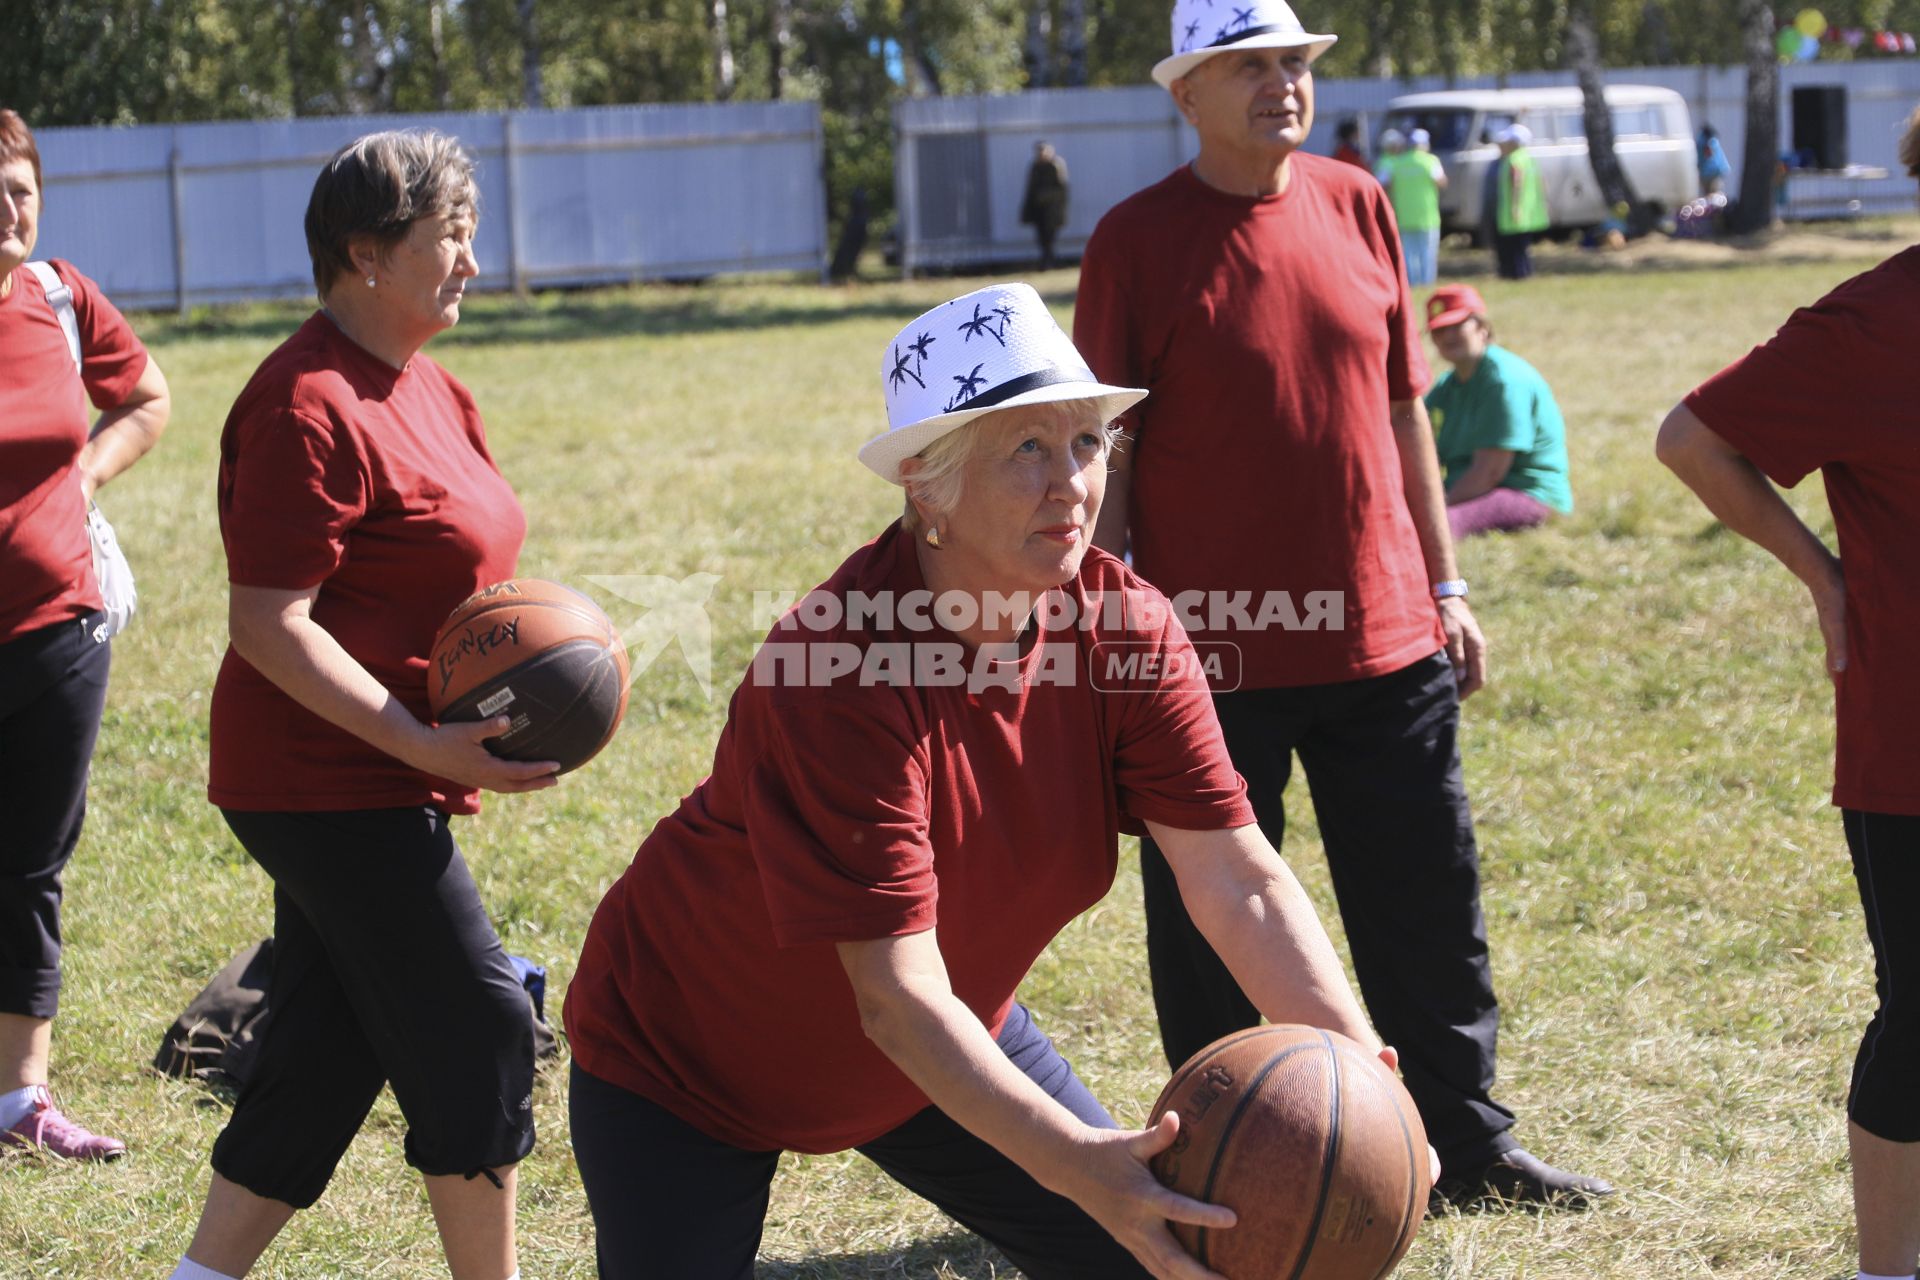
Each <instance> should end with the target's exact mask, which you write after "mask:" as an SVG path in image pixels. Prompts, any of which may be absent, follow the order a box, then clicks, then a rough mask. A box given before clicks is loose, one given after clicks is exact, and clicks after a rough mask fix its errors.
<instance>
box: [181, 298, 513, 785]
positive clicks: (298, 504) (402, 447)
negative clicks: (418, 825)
mask: <svg viewBox="0 0 1920 1280" xmlns="http://www.w3.org/2000/svg"><path fill="white" fill-rule="evenodd" d="M219 503H220V536H221V539H222V541H223V542H224V543H225V544H226V550H227V577H228V580H229V581H231V582H232V583H233V584H234V585H235V586H242V587H268V588H276V589H282V590H304V589H306V588H309V587H318V588H319V589H320V591H319V595H318V596H317V597H316V598H315V600H314V603H313V613H312V617H313V620H314V622H316V623H317V624H319V625H320V626H321V627H323V628H325V629H326V631H327V632H328V633H329V634H331V635H332V636H333V638H334V639H335V640H337V641H339V643H340V645H341V647H342V648H344V649H345V650H346V651H347V652H348V653H349V654H350V655H352V656H353V658H354V659H355V660H356V661H358V662H359V663H360V665H361V666H363V667H365V668H366V669H367V670H368V671H369V672H370V673H371V674H372V675H373V677H374V678H375V679H376V680H378V681H379V682H380V683H381V684H383V685H385V686H386V687H387V688H388V689H390V690H392V691H393V693H394V695H395V696H397V697H398V698H399V699H400V701H401V702H402V703H403V704H404V705H405V706H406V708H407V710H409V711H411V712H412V713H413V714H414V715H415V716H418V717H419V718H420V719H422V720H429V719H430V717H431V713H430V711H429V709H428V706H427V677H426V672H427V655H428V651H429V650H430V649H431V648H432V646H433V638H434V636H435V635H436V634H437V633H438V632H439V630H440V624H441V623H443V622H445V621H446V618H447V614H448V613H450V612H452V610H453V607H454V606H455V605H457V604H459V603H460V602H461V601H462V600H464V599H466V598H467V597H468V596H469V595H472V594H473V593H474V592H475V591H477V590H479V589H480V588H481V587H483V586H486V585H488V584H490V583H494V582H499V581H501V580H503V579H506V578H511V577H512V576H513V574H514V566H515V564H516V562H517V561H518V560H519V556H520V545H521V543H522V542H523V541H524V540H525V538H526V531H527V524H526V517H525V515H524V514H523V513H522V512H521V510H520V502H519V500H518V499H517V498H516V497H515V496H514V493H513V489H512V487H511V486H509V485H508V484H507V482H506V480H505V479H504V478H503V477H502V476H501V474H500V471H499V469H498V468H497V467H496V466H494V462H493V456H492V454H490V453H489V452H488V451H487V435H486V429H485V427H484V426H482V424H481V421H480V411H479V409H478V408H477V407H476V406H475V404H474V402H473V396H472V395H471V394H469V393H468V391H467V389H466V388H465V387H463V386H461V385H460V384H459V383H458V382H456V381H455V380H454V378H453V377H452V375H450V374H449V373H447V371H446V370H444V369H442V368H441V367H440V366H439V365H437V364H435V363H434V362H433V361H432V360H429V359H428V358H427V357H425V356H422V355H416V356H414V358H413V359H412V360H410V361H409V362H408V363H407V366H406V368H405V369H394V368H393V367H392V366H390V365H388V364H386V363H384V362H382V361H381V360H379V359H377V358H376V357H374V356H373V355H371V354H370V353H368V352H367V351H365V350H363V349H362V348H360V347H358V346H356V345H355V344H354V343H353V342H352V341H351V340H350V339H349V338H348V337H347V336H346V335H345V334H343V333H342V332H341V331H340V330H339V329H338V328H337V327H336V326H335V325H334V323H333V321H331V320H330V319H328V318H327V316H326V315H325V314H324V313H316V314H315V315H314V316H313V317H312V318H311V319H309V320H308V321H307V322H306V323H305V324H304V325H302V326H301V327H300V329H299V331H298V332H296V333H295V334H294V335H293V336H292V337H291V338H289V339H287V341H286V342H285V343H283V344H281V346H280V347H279V349H278V350H276V351H275V352H274V353H273V354H272V355H270V356H268V357H267V359H266V361H265V363H263V364H262V365H261V366H260V368H259V370H258V371H256V372H255V373H254V375H253V380H252V381H251V382H249V383H248V384H247V387H246V390H244V391H242V392H241V393H240V398H239V400H237V401H236V402H235V403H234V406H233V411H232V413H230V414H229V415H228V417H227V425H226V429H225V431H224V432H222V434H221V437H220V490H219ZM211 756H212V759H211V765H210V775H211V776H210V782H209V786H208V788H207V794H208V797H209V798H210V799H211V800H212V801H213V802H214V803H215V804H218V805H221V806H223V807H225V808H229V809H243V810H285V811H294V810H326V809H376V808H389V807H395V806H399V805H411V804H432V805H437V806H439V807H441V808H443V809H445V810H446V811H447V812H449V813H474V812H477V811H478V809H479V799H480V797H479V792H478V791H476V790H474V789H473V788H471V787H466V786H462V785H460V784H458V783H455V782H450V781H448V780H447V779H444V778H436V777H433V776H431V775H429V774H425V773H422V772H421V771H419V770H418V769H415V768H413V767H412V766H410V765H407V764H403V763H401V762H400V761H399V760H396V759H394V758H393V757H392V756H390V755H387V754H386V753H385V752H383V751H381V750H379V749H378V748H376V747H374V746H373V745H371V744H370V743H368V742H366V741H364V740H362V739H360V738H358V737H355V736H354V735H353V734H351V733H348V732H347V731H346V730H345V729H341V728H338V727H337V726H335V725H333V724H332V723H330V722H329V721H327V720H324V719H322V718H321V717H320V716H317V715H315V714H314V713H313V712H311V711H308V710H307V709H306V708H305V707H302V706H301V705H300V704H299V703H297V702H295V701H294V700H293V699H292V698H290V697H288V696H287V695H286V694H285V693H283V692H282V691H281V690H280V688H279V687H278V686H277V685H275V684H274V683H273V682H272V681H270V680H268V679H267V678H266V677H265V676H263V675H261V674H260V672H259V671H257V670H255V669H254V667H253V666H252V665H251V664H249V663H248V662H247V661H246V660H245V659H244V658H242V657H241V656H240V655H239V654H237V653H235V652H234V651H233V650H232V649H231V648H229V649H228V650H227V655H226V659H225V661H224V662H222V663H221V665H220V675H219V678H218V679H217V680H216V681H215V682H214V687H213V709H212V745H211Z"/></svg>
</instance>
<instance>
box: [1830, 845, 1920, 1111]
mask: <svg viewBox="0 0 1920 1280" xmlns="http://www.w3.org/2000/svg"><path fill="white" fill-rule="evenodd" d="M1841 818H1842V820H1843V821H1844V822H1845V823H1846V828H1847V848H1848V849H1849V850H1850V851H1851V852H1852V854H1853V876H1854V880H1855V881H1856V882H1857V883H1858V884H1859V886H1860V906H1861V909H1862V910H1863V912H1864V913H1865V915H1866V921H1867V937H1868V938H1869V939H1870V940H1871V941H1872V943H1873V976H1874V990H1875V992H1876V993H1877V994H1878V995H1879V997H1880V1007H1879V1008H1877V1009H1875V1010H1874V1014H1873V1020H1872V1021H1871V1022H1869V1023H1868V1024H1867V1030H1866V1034H1865V1035H1863V1036H1861V1038H1860V1051H1859V1053H1858V1054H1857V1055H1856V1056H1855V1057H1854V1061H1853V1086H1852V1088H1851V1089H1850V1090H1849V1092H1848V1095H1847V1116H1848V1118H1850V1119H1851V1120H1852V1121H1853V1122H1854V1123H1855V1124H1857V1125H1859V1126H1860V1127H1861V1128H1862V1129H1865V1130H1866V1131H1867V1132H1868V1133H1870V1134H1872V1135H1873V1136H1874V1137H1876V1138H1884V1139H1886V1140H1887V1141H1888V1142H1920V1087H1916V1086H1920V930H1915V929H1914V927H1913V922H1912V921H1911V920H1909V919H1907V912H1909V911H1911V910H1913V908H1914V904H1915V903H1920V817H1915V816H1896V815H1892V814H1884V813H1862V812H1861V811H1859V810H1857V809H1844V810H1842V811H1841Z"/></svg>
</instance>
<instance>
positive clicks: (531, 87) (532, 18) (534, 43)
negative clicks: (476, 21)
mask: <svg viewBox="0 0 1920 1280" xmlns="http://www.w3.org/2000/svg"><path fill="white" fill-rule="evenodd" d="M536 3H538V0H515V6H514V7H515V11H516V12H517V13H518V15H519V17H520V83H521V102H522V104H523V105H525V106H526V107H527V109H528V110H538V109H539V108H541V107H544V106H546V105H547V87H546V82H545V81H544V80H542V78H541V76H540V27H539V23H538V22H537V20H536V18H537V15H536V14H535V12H534V5H535V4H536Z"/></svg>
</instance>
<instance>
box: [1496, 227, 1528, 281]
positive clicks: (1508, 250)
mask: <svg viewBox="0 0 1920 1280" xmlns="http://www.w3.org/2000/svg"><path fill="white" fill-rule="evenodd" d="M1493 253H1494V264H1495V266H1497V267H1498V268H1499V271H1500V278H1501V279H1503V280H1525V279H1526V278H1527V277H1529V276H1531V275H1532V274H1533V233H1532V232H1531V231H1522V232H1519V233H1518V234H1515V235H1501V236H1495V237H1494V241H1493Z"/></svg>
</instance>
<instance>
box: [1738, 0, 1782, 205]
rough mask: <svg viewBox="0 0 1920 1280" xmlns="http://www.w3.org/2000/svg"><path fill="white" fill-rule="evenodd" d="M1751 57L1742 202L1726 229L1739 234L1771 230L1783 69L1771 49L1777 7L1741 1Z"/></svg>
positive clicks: (1744, 38)
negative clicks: (1774, 10) (1781, 74)
mask: <svg viewBox="0 0 1920 1280" xmlns="http://www.w3.org/2000/svg"><path fill="white" fill-rule="evenodd" d="M1740 28H1741V41H1742V43H1743V44H1745V46H1746V52H1747V146H1746V151H1745V152H1744V153H1743V156H1742V158H1741V161H1740V202H1739V203H1738V204H1736V205H1734V206H1733V210H1732V213H1731V215H1730V216H1729V217H1728V219H1727V229H1728V230H1729V231H1732V232H1735V233H1736V234H1741V235H1744V234H1747V233H1748V232H1753V231H1764V230H1766V229H1767V228H1768V227H1770V226H1772V225H1773V171H1774V166H1775V165H1776V164H1778V163H1779V155H1780V63H1779V61H1778V58H1779V54H1778V52H1777V51H1776V50H1775V49H1774V47H1773V6H1772V5H1771V4H1769V3H1767V0H1740Z"/></svg>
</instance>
